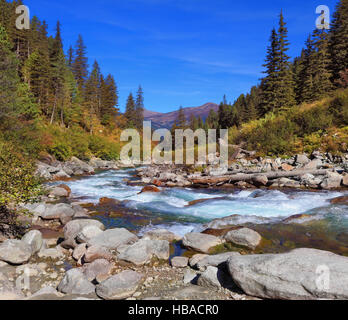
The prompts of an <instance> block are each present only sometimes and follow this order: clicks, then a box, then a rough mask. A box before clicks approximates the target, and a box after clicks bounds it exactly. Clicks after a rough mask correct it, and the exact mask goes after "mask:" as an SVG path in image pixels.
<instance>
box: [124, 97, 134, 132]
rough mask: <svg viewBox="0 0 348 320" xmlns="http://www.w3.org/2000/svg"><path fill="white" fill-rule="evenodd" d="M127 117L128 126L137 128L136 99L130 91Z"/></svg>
mask: <svg viewBox="0 0 348 320" xmlns="http://www.w3.org/2000/svg"><path fill="white" fill-rule="evenodd" d="M124 115H125V117H126V119H127V126H128V128H135V124H136V123H135V121H136V114H135V101H134V98H133V94H132V93H130V94H129V96H128V99H127V104H126V112H125V114H124Z"/></svg>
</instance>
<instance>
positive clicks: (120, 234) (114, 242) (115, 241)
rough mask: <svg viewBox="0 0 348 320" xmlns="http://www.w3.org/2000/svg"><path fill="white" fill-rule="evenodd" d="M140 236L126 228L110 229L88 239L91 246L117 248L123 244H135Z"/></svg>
mask: <svg viewBox="0 0 348 320" xmlns="http://www.w3.org/2000/svg"><path fill="white" fill-rule="evenodd" d="M137 240H138V237H137V236H136V235H135V234H133V233H131V232H129V231H128V230H127V229H124V228H116V229H109V230H106V231H104V232H103V233H101V234H99V235H98V236H96V237H94V238H92V239H91V240H90V241H88V245H89V246H100V247H104V248H107V249H117V248H118V247H119V246H121V245H125V244H133V243H134V242H136V241H137Z"/></svg>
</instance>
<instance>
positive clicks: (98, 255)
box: [83, 246, 113, 263]
mask: <svg viewBox="0 0 348 320" xmlns="http://www.w3.org/2000/svg"><path fill="white" fill-rule="evenodd" d="M98 259H105V260H108V261H112V260H113V255H112V253H111V252H110V251H109V250H108V249H106V248H103V247H99V246H91V247H88V249H87V251H86V253H85V254H84V256H83V261H84V262H86V263H89V262H93V261H95V260H98Z"/></svg>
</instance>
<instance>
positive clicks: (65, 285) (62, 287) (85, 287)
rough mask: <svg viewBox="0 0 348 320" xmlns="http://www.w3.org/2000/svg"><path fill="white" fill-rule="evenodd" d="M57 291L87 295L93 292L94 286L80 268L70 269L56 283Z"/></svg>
mask: <svg viewBox="0 0 348 320" xmlns="http://www.w3.org/2000/svg"><path fill="white" fill-rule="evenodd" d="M58 291H60V292H62V293H66V294H82V295H88V294H91V293H93V292H95V286H94V285H93V284H92V283H91V282H89V281H88V279H87V277H86V276H85V275H84V274H83V272H82V271H81V270H80V269H70V270H69V271H67V273H66V274H65V276H64V278H63V279H62V281H61V282H60V284H59V285H58Z"/></svg>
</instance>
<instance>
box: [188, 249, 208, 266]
mask: <svg viewBox="0 0 348 320" xmlns="http://www.w3.org/2000/svg"><path fill="white" fill-rule="evenodd" d="M206 257H209V255H207V254H202V253H197V254H195V255H193V256H192V257H191V258H190V260H189V265H190V267H191V268H196V265H197V263H198V262H199V261H201V260H203V259H204V258H206Z"/></svg>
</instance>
